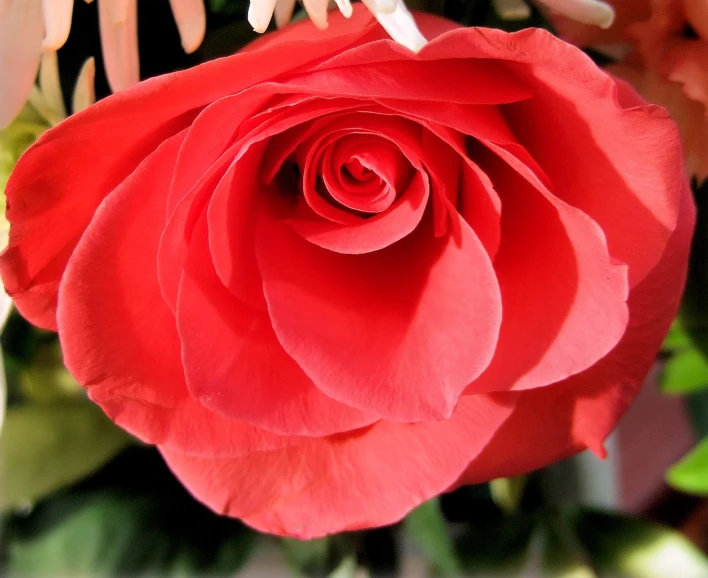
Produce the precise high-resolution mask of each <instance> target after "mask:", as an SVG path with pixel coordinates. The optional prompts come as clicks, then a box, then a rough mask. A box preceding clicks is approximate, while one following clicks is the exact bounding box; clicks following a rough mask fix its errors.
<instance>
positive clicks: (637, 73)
mask: <svg viewBox="0 0 708 578" xmlns="http://www.w3.org/2000/svg"><path fill="white" fill-rule="evenodd" d="M613 5H614V8H615V10H616V12H617V15H618V19H617V23H616V24H615V25H614V26H612V27H611V28H610V29H609V30H607V31H606V32H605V33H602V34H598V33H597V32H596V31H595V30H592V29H591V28H588V27H583V26H578V25H576V24H574V23H570V22H567V21H564V20H562V19H561V20H558V21H557V24H558V28H559V31H560V33H561V35H562V36H563V37H564V38H566V39H567V40H569V41H571V42H573V43H575V44H578V45H581V46H591V45H601V49H603V50H604V51H605V52H609V53H610V54H616V55H618V56H619V57H620V60H621V62H620V63H619V64H616V65H612V66H611V67H609V68H608V70H610V71H611V72H612V73H613V74H615V75H617V76H619V77H620V78H623V79H625V80H627V81H628V82H630V83H631V84H632V85H633V86H634V87H635V88H636V89H637V90H638V91H639V92H640V93H641V94H642V95H643V96H644V97H645V98H646V99H647V100H649V101H650V102H655V103H657V104H661V105H662V106H665V107H667V108H668V109H669V111H670V112H671V114H672V115H673V117H674V118H675V119H676V121H677V122H678V124H679V128H680V129H681V135H682V139H683V142H684V147H685V150H686V164H687V168H688V170H689V173H690V174H692V175H695V176H696V177H697V178H698V179H699V180H701V181H702V180H705V179H706V177H708V3H707V2H705V0H653V1H651V2H650V1H649V0H644V1H641V2H637V1H632V0H614V1H613ZM687 30H690V32H691V34H689V35H686V34H685V33H686V31H687Z"/></svg>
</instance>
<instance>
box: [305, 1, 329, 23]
mask: <svg viewBox="0 0 708 578" xmlns="http://www.w3.org/2000/svg"><path fill="white" fill-rule="evenodd" d="M302 5H303V6H304V7H305V10H306V11H307V15H308V16H309V17H310V20H312V23H313V24H314V25H315V26H317V28H319V29H320V30H324V29H325V28H327V26H329V25H328V24H327V8H328V7H329V0H302Z"/></svg>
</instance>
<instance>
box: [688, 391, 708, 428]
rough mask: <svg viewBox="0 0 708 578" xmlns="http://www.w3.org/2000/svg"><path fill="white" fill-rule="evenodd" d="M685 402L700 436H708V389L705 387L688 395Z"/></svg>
mask: <svg viewBox="0 0 708 578" xmlns="http://www.w3.org/2000/svg"><path fill="white" fill-rule="evenodd" d="M685 402H686V410H687V412H688V415H689V417H690V418H691V423H692V424H693V429H694V430H695V432H696V434H697V435H698V437H699V438H703V437H705V436H708V390H704V389H703V390H700V391H697V392H696V393H692V394H690V395H687V396H686V398H685Z"/></svg>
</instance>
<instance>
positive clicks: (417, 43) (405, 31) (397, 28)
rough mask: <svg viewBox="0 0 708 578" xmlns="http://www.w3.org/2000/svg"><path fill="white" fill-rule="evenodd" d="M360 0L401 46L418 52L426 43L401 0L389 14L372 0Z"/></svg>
mask: <svg viewBox="0 0 708 578" xmlns="http://www.w3.org/2000/svg"><path fill="white" fill-rule="evenodd" d="M362 1H363V2H364V4H365V5H366V7H367V8H368V9H369V10H371V12H372V13H373V15H374V16H375V17H376V20H378V21H379V24H381V26H383V28H384V30H386V32H388V34H389V35H390V36H391V38H393V39H394V40H395V41H396V42H398V43H399V44H401V45H402V46H405V47H406V48H408V49H409V50H412V51H413V52H418V51H419V50H420V49H421V48H423V46H425V45H426V44H427V43H428V41H427V40H426V39H425V36H423V35H422V34H421V32H420V30H418V26H416V23H415V20H414V19H413V15H412V14H411V13H410V12H409V11H408V8H406V5H405V3H404V2H403V0H398V2H397V3H396V9H395V10H394V11H393V13H390V14H388V13H384V12H380V11H379V10H378V6H377V4H376V3H375V2H374V0H362Z"/></svg>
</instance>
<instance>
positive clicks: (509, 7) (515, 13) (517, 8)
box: [492, 0, 531, 20]
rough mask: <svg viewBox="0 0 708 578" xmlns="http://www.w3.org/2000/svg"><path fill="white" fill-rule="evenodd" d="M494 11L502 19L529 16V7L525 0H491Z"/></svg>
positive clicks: (522, 18)
mask: <svg viewBox="0 0 708 578" xmlns="http://www.w3.org/2000/svg"><path fill="white" fill-rule="evenodd" d="M492 4H493V5H494V11H495V12H496V13H497V16H499V18H501V19H502V20H526V19H527V18H531V8H530V7H529V5H528V4H527V3H526V1H525V0H492Z"/></svg>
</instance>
